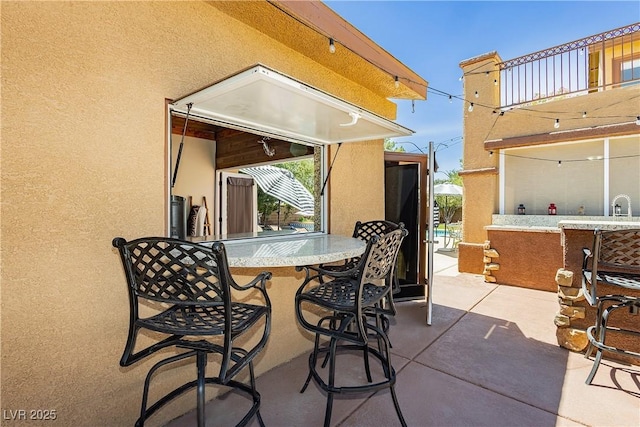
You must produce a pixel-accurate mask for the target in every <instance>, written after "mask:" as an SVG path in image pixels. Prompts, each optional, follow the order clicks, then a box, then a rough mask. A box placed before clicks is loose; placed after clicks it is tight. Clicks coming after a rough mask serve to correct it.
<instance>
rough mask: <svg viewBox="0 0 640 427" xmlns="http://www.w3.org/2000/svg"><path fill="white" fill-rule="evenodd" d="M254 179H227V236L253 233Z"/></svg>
mask: <svg viewBox="0 0 640 427" xmlns="http://www.w3.org/2000/svg"><path fill="white" fill-rule="evenodd" d="M253 185H254V182H253V178H251V177H248V178H238V177H227V234H236V233H251V232H252V231H253V210H254V209H257V207H255V206H253Z"/></svg>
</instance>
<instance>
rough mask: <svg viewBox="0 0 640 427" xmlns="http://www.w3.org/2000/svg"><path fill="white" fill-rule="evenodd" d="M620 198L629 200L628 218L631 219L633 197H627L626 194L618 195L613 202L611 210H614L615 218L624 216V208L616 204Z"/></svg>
mask: <svg viewBox="0 0 640 427" xmlns="http://www.w3.org/2000/svg"><path fill="white" fill-rule="evenodd" d="M620 198H622V199H626V200H627V216H628V217H629V218H631V197H629V196H627V195H626V194H618V195H617V196H616V197H614V198H613V200H612V201H611V208H612V209H613V216H614V217H616V216H622V215H623V214H622V208H621V207H620V205H618V204H616V202H617V201H618V199H620Z"/></svg>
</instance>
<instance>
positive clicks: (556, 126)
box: [553, 119, 560, 129]
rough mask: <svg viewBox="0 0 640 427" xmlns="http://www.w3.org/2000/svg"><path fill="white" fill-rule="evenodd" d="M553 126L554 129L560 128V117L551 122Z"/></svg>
mask: <svg viewBox="0 0 640 427" xmlns="http://www.w3.org/2000/svg"><path fill="white" fill-rule="evenodd" d="M553 127H554V128H556V129H560V119H556V122H555V123H554V124H553Z"/></svg>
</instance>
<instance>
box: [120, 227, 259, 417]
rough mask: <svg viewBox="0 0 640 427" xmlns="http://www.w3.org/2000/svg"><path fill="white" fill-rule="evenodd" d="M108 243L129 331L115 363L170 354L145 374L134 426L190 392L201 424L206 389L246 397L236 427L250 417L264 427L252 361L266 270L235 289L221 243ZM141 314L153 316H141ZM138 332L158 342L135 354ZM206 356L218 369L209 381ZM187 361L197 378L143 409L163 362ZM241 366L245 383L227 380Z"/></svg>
mask: <svg viewBox="0 0 640 427" xmlns="http://www.w3.org/2000/svg"><path fill="white" fill-rule="evenodd" d="M113 246H114V247H116V248H118V250H119V252H120V257H121V259H122V264H123V267H124V272H125V276H126V280H127V289H128V294H129V306H130V317H129V334H128V338H127V342H126V345H125V349H124V353H123V354H122V358H121V359H120V365H121V366H130V365H132V364H134V363H136V362H138V361H140V360H142V359H145V358H147V357H150V356H152V355H154V354H156V353H157V352H158V351H159V350H163V349H167V348H170V347H171V348H173V351H172V352H170V353H167V351H163V352H162V354H163V358H162V359H161V360H160V361H158V362H157V363H156V364H155V365H153V367H151V369H150V370H149V372H148V374H147V377H146V380H145V383H144V390H143V393H142V404H141V408H140V418H139V419H138V420H137V421H136V426H143V425H144V423H145V420H146V419H147V418H148V417H149V416H151V415H152V414H153V413H154V412H156V411H157V410H158V409H159V408H161V407H162V406H163V405H165V404H166V403H168V402H169V401H171V400H172V399H173V398H175V397H177V396H179V395H180V394H182V393H184V392H186V391H187V390H189V389H191V388H194V387H196V388H197V419H198V426H204V425H205V415H204V414H205V412H204V409H205V408H204V404H205V385H206V384H216V385H220V386H224V387H225V388H230V389H234V390H236V391H237V392H239V393H240V394H241V395H244V396H247V397H248V398H250V399H251V401H252V403H251V407H250V409H249V410H248V411H247V413H246V415H245V416H244V418H242V420H241V421H240V422H239V423H238V425H246V424H247V423H248V422H249V421H250V420H251V418H252V417H253V416H254V415H255V416H257V418H258V421H259V423H260V425H263V421H262V417H261V416H260V394H259V393H258V391H257V390H256V386H255V378H254V372H253V363H252V361H253V359H254V357H255V356H256V355H257V354H258V353H259V352H260V351H261V350H262V349H263V347H264V346H265V344H266V342H267V338H268V336H269V332H270V328H271V302H270V300H269V297H268V295H267V292H266V288H265V286H266V282H267V280H269V279H270V278H271V273H268V272H262V273H260V274H259V275H258V276H257V277H255V279H253V280H252V281H251V282H250V283H248V284H246V285H244V286H241V285H238V284H237V283H236V282H235V281H234V280H233V278H232V277H231V274H230V273H229V266H228V264H227V254H226V251H225V247H224V245H223V244H222V243H220V242H216V243H213V245H212V246H211V247H207V246H202V245H198V244H192V243H190V242H186V241H182V240H178V239H171V238H155V237H149V238H140V239H137V240H132V241H129V242H127V241H126V240H125V239H123V238H121V237H117V238H115V239H114V240H113ZM240 296H242V297H243V299H242V302H240V300H239V299H238V298H239V297H240ZM143 312H144V313H145V314H146V313H149V312H153V313H152V314H151V315H145V316H144V317H142V313H143ZM142 330H148V332H147V333H145V335H149V336H151V337H159V338H157V339H156V340H155V341H154V342H153V343H151V344H149V345H147V346H145V347H144V348H142V349H139V350H137V351H135V347H136V339H137V337H138V334H139V333H140V332H141V331H142ZM150 333H151V334H150ZM157 333H160V334H161V335H160V334H157ZM245 334H246V336H247V337H249V336H250V337H251V338H252V341H251V342H256V341H257V343H255V344H253V346H252V347H251V348H247V349H245V348H241V347H239V346H237V344H236V341H237V340H238V338H240V337H243V338H244V336H245ZM145 338H148V337H145ZM145 341H147V339H145ZM168 354H169V356H168V357H167V355H168ZM210 355H215V360H216V362H217V363H218V365H219V366H217V367H216V369H215V371H214V373H215V375H214V376H207V375H206V374H205V368H206V365H207V362H208V359H209V356H210ZM189 358H194V359H195V363H196V367H197V378H196V379H195V380H190V381H188V382H186V383H184V384H183V385H181V386H179V387H177V388H176V389H174V390H173V391H171V392H169V393H168V394H166V395H165V396H163V397H161V398H159V399H158V400H156V401H155V403H153V404H151V405H150V406H148V405H147V401H148V397H149V386H150V382H151V378H152V376H153V375H154V374H155V373H156V371H158V370H159V369H160V368H163V369H160V371H164V369H166V365H169V364H174V363H176V362H177V364H176V365H184V362H183V361H184V360H185V359H189ZM212 359H214V358H213V357H212ZM176 365H174V366H176ZM246 366H248V367H249V384H246V383H243V382H240V381H237V380H235V379H234V377H235V376H236V375H238V374H239V373H240V372H241V371H242V370H243V368H245V367H246Z"/></svg>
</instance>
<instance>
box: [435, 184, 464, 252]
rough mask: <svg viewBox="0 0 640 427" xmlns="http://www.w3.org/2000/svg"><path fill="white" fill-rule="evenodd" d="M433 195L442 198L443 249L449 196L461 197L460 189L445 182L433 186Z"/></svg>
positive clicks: (445, 237) (447, 220) (445, 239)
mask: <svg viewBox="0 0 640 427" xmlns="http://www.w3.org/2000/svg"><path fill="white" fill-rule="evenodd" d="M433 194H436V195H438V196H445V197H444V206H443V207H442V211H443V212H444V241H445V247H446V246H447V243H448V242H447V223H448V222H449V218H448V216H449V214H450V212H449V209H450V208H449V203H448V198H449V196H462V187H460V186H459V185H456V184H451V183H450V182H445V183H443V184H437V185H434V186H433Z"/></svg>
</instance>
